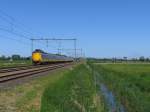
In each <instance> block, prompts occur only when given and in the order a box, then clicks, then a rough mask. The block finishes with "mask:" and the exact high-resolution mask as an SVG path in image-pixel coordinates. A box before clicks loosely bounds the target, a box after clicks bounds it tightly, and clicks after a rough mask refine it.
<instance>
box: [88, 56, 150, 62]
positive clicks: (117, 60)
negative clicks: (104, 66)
mask: <svg viewBox="0 0 150 112" xmlns="http://www.w3.org/2000/svg"><path fill="white" fill-rule="evenodd" d="M87 59H88V60H89V61H91V62H100V63H107V62H108V63H109V62H110V63H122V62H150V58H149V57H144V56H141V57H139V58H128V57H123V58H116V57H114V58H87Z"/></svg>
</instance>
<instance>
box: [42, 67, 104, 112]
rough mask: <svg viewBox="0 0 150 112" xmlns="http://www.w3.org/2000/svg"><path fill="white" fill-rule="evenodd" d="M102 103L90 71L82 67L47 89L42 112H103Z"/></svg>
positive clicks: (43, 98)
mask: <svg viewBox="0 0 150 112" xmlns="http://www.w3.org/2000/svg"><path fill="white" fill-rule="evenodd" d="M100 101H101V100H100V97H99V96H98V95H97V93H96V89H95V86H94V81H93V76H92V74H91V72H90V70H89V69H88V68H87V67H86V66H85V65H80V66H78V67H76V68H75V69H74V70H72V71H70V72H68V73H66V74H65V75H64V76H63V77H62V78H61V79H59V80H58V81H57V82H55V83H53V84H51V85H49V86H48V87H47V88H46V89H45V92H44V94H43V97H42V104H41V112H102V111H103V107H102V105H101V102H100Z"/></svg>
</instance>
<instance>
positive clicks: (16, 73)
mask: <svg viewBox="0 0 150 112" xmlns="http://www.w3.org/2000/svg"><path fill="white" fill-rule="evenodd" d="M71 64H72V63H63V64H53V65H45V66H37V67H33V68H32V67H31V68H30V67H29V68H18V69H17V68H16V69H17V70H14V69H13V71H11V72H10V71H9V70H8V72H6V71H5V72H3V73H0V83H5V82H8V81H13V80H16V79H20V78H23V77H28V76H32V75H36V74H39V73H42V72H46V71H50V70H54V69H57V68H62V67H65V66H67V65H71Z"/></svg>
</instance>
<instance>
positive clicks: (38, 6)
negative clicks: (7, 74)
mask: <svg viewBox="0 0 150 112" xmlns="http://www.w3.org/2000/svg"><path fill="white" fill-rule="evenodd" d="M4 13H5V14H4ZM6 14H7V15H9V16H12V17H13V18H14V19H15V20H12V19H11V18H10V17H8V16H6ZM1 16H4V17H2V18H1ZM4 18H5V19H8V20H7V21H10V22H12V21H13V22H12V23H13V24H14V25H16V26H17V27H14V26H13V25H11V24H10V23H8V22H7V21H6V20H5V19H4ZM0 28H5V29H9V31H14V32H19V33H21V34H24V35H27V36H28V37H29V38H33V37H35V38H36V37H37V38H38V37H49V38H53V37H55V38H77V39H78V47H79V48H83V50H84V52H85V54H86V56H90V57H123V56H128V57H139V56H141V55H142V56H147V57H148V56H150V44H149V43H150V1H148V0H0ZM17 28H18V29H17ZM24 30H25V31H26V32H23V31H24ZM27 31H28V32H31V34H27ZM8 37H9V38H8ZM0 38H1V41H0V55H2V54H5V55H11V54H14V53H18V54H22V55H24V56H28V55H30V51H31V50H30V49H31V48H30V41H28V40H27V39H24V38H23V37H19V36H16V35H14V34H11V33H8V32H6V31H3V30H0ZM12 38H13V39H12ZM16 40H17V41H16ZM18 41H21V42H18ZM26 43H27V44H26ZM41 44H43V45H41ZM41 44H40V45H39V44H37V45H35V46H36V47H35V48H41V49H44V50H46V51H49V52H54V51H53V49H55V48H57V44H56V43H54V42H51V44H50V45H49V48H47V47H45V46H46V45H45V46H44V44H45V42H42V43H41ZM65 44H66V45H62V46H65V47H66V48H71V47H72V46H71V44H70V45H69V43H65Z"/></svg>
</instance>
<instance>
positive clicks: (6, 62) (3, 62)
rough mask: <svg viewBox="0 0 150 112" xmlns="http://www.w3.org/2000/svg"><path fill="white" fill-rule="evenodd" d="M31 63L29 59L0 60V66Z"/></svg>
mask: <svg viewBox="0 0 150 112" xmlns="http://www.w3.org/2000/svg"><path fill="white" fill-rule="evenodd" d="M31 64H32V62H31V60H16V61H9V60H0V68H7V67H16V66H23V65H31Z"/></svg>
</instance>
